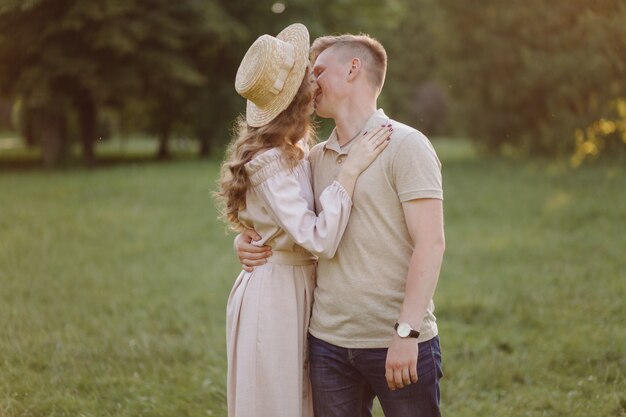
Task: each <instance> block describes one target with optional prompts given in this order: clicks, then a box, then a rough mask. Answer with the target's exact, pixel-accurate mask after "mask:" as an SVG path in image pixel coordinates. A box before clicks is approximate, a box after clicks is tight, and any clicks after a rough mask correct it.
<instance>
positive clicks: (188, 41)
mask: <svg viewBox="0 0 626 417" xmlns="http://www.w3.org/2000/svg"><path fill="white" fill-rule="evenodd" d="M294 22H302V23H304V24H306V25H307V27H308V28H309V30H310V32H311V37H312V39H314V38H315V37H317V36H320V35H326V34H339V33H346V32H351V33H359V32H365V33H369V34H370V35H372V36H373V37H375V38H377V39H379V40H380V41H381V42H382V43H383V44H384V45H385V47H386V49H387V52H388V56H389V69H388V74H387V80H386V85H385V88H384V92H383V94H382V96H381V98H380V102H379V105H380V107H383V108H384V109H385V111H386V113H387V114H388V115H390V116H391V117H393V118H394V119H397V120H399V121H401V122H405V123H408V124H410V125H412V126H415V127H416V128H418V129H420V130H422V131H423V132H424V133H426V134H427V135H428V137H429V138H430V139H431V141H432V143H433V146H434V147H435V149H436V151H437V153H438V155H439V157H440V159H441V161H442V164H443V168H442V169H443V178H444V194H445V203H444V205H445V218H446V241H447V243H446V255H445V258H444V265H443V270H442V272H441V276H440V280H439V284H438V288H437V292H436V295H435V303H436V305H437V310H436V312H435V313H436V315H437V317H438V320H439V331H440V336H441V340H442V350H443V364H444V365H443V366H444V374H445V377H444V378H443V380H442V410H443V415H447V416H454V417H476V416H502V417H518V416H519V417H535V416H536V417H540V416H563V417H589V416H594V417H596V416H598V417H624V416H626V394H625V393H626V353H625V352H626V327H625V326H624V323H626V303H624V300H625V299H626V256H625V254H626V233H625V232H624V231H626V192H625V191H626V2H625V1H624V0H552V1H543V0H524V1H521V0H510V1H496V0H484V1H478V2H477V1H467V0H387V1H378V0H377V1H374V0H360V1H357V0H289V1H265V0H174V1H172V0H0V417H5V416H6V417H18V416H19V417H27V416H28V417H31V416H32V417H39V416H68V417H69V416H71V417H75V416H85V417H92V416H116V417H119V416H155V417H156V416H159V417H171V416H226V399H225V398H226V397H225V395H226V389H225V385H226V381H225V375H226V353H225V305H226V300H227V297H228V294H229V291H230V289H231V286H232V283H233V281H234V279H235V277H236V276H237V274H238V273H239V271H240V265H239V263H238V261H237V259H236V258H235V256H234V251H233V249H232V239H233V235H232V234H229V233H228V232H227V228H226V226H225V225H224V224H223V223H221V222H220V221H219V220H218V213H217V210H216V208H215V204H214V201H213V199H212V197H211V192H212V191H214V190H215V187H216V180H217V178H218V175H219V168H220V162H221V159H222V157H223V152H224V149H225V145H226V144H227V143H228V141H229V140H230V135H231V133H230V130H231V127H232V123H233V121H234V119H235V117H236V116H237V115H238V114H240V113H241V112H243V111H244V106H245V103H244V100H243V99H242V98H241V97H239V96H238V95H237V94H236V92H235V90H234V86H233V84H234V78H235V73H236V70H237V67H238V65H239V62H240V60H241V58H242V57H243V55H244V54H245V51H246V50H247V48H248V47H249V46H250V44H251V43H252V42H253V41H254V40H255V39H256V38H257V37H258V36H259V35H261V34H264V33H269V34H276V33H278V32H279V31H280V30H282V29H283V28H284V27H285V26H287V25H288V24H291V23H294ZM331 128H332V123H329V122H328V121H320V138H322V139H324V137H325V135H327V134H328V133H329V131H330V129H331ZM372 257H373V259H375V254H372ZM382 261H384V260H382ZM346 301H347V302H356V301H354V300H349V298H348V297H346ZM374 415H375V416H376V417H381V416H382V411H381V409H380V407H379V405H378V404H376V405H375V410H374ZM259 417H269V416H259Z"/></svg>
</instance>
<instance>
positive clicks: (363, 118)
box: [335, 101, 376, 146]
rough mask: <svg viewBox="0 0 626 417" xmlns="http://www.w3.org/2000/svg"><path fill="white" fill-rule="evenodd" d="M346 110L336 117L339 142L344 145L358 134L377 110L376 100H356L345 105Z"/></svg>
mask: <svg viewBox="0 0 626 417" xmlns="http://www.w3.org/2000/svg"><path fill="white" fill-rule="evenodd" d="M344 109H345V111H343V112H340V114H338V115H337V116H336V117H335V125H336V126H337V142H338V143H339V146H344V145H346V144H347V143H348V142H350V141H352V140H353V139H354V138H355V136H356V135H358V134H359V133H360V132H361V130H362V129H363V126H365V123H366V122H367V121H368V120H369V118H370V117H372V114H374V112H375V111H376V102H370V103H367V102H363V101H360V102H358V101H357V102H354V103H351V104H349V105H346V106H344Z"/></svg>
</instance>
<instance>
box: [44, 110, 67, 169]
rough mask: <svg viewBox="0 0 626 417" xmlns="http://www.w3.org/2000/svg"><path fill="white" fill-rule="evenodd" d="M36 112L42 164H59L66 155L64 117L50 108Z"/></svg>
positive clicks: (49, 165)
mask: <svg viewBox="0 0 626 417" xmlns="http://www.w3.org/2000/svg"><path fill="white" fill-rule="evenodd" d="M37 113H38V117H37V122H38V123H37V124H38V125H39V131H40V132H41V145H42V151H43V163H44V166H46V167H48V168H51V167H56V166H59V165H61V164H62V163H63V162H64V161H65V159H66V157H67V148H68V147H67V139H66V135H65V133H66V132H65V130H66V126H65V117H64V115H62V114H59V112H56V111H51V110H43V109H42V110H38V111H37Z"/></svg>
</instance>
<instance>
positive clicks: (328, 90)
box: [313, 47, 350, 119]
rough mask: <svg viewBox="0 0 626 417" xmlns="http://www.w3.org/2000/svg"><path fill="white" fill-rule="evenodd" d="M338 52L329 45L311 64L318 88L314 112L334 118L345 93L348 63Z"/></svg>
mask: <svg viewBox="0 0 626 417" xmlns="http://www.w3.org/2000/svg"><path fill="white" fill-rule="evenodd" d="M340 52H341V51H339V50H337V49H336V48H333V47H330V48H328V49H326V50H324V51H323V52H322V53H321V54H319V56H318V57H317V59H316V60H315V64H314V65H313V78H314V80H315V81H316V82H317V85H318V88H317V93H316V95H315V112H316V113H317V115H318V116H320V117H324V118H331V119H332V118H334V116H335V115H336V114H337V109H338V107H339V106H340V105H341V101H342V100H341V99H342V98H343V97H345V96H346V94H347V88H346V87H347V84H348V83H347V79H348V72H349V70H350V63H349V61H348V62H345V63H344V62H342V61H343V60H341V59H340V58H341V57H340Z"/></svg>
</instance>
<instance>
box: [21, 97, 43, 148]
mask: <svg viewBox="0 0 626 417" xmlns="http://www.w3.org/2000/svg"><path fill="white" fill-rule="evenodd" d="M33 117H34V114H33V111H32V110H31V109H29V108H28V107H26V106H23V108H22V116H21V123H20V124H21V126H20V127H21V130H22V136H24V142H25V143H26V147H27V148H30V149H32V148H34V147H36V146H37V144H38V142H40V138H38V137H37V132H36V130H35V121H34V120H33Z"/></svg>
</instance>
